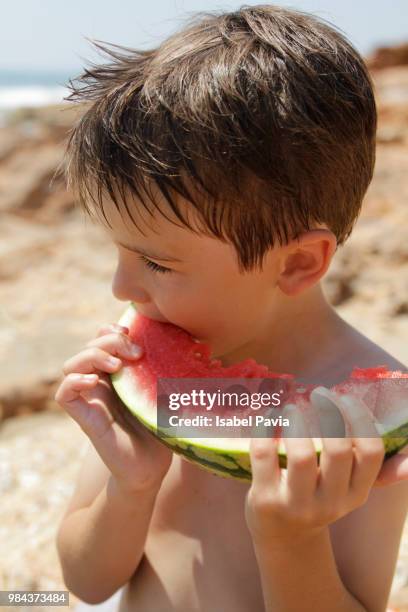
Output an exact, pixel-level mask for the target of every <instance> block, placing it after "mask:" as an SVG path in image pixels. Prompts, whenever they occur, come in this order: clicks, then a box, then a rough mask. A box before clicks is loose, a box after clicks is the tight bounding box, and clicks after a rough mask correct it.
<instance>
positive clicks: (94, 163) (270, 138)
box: [64, 4, 377, 271]
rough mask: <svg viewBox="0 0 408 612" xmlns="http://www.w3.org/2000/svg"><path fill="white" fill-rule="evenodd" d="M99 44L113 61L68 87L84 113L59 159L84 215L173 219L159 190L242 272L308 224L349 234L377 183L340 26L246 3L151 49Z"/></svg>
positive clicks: (367, 102) (370, 123) (356, 70)
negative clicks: (141, 213) (227, 246)
mask: <svg viewBox="0 0 408 612" xmlns="http://www.w3.org/2000/svg"><path fill="white" fill-rule="evenodd" d="M91 42H92V44H93V45H95V47H96V48H97V49H98V50H99V51H101V52H102V53H103V54H105V55H106V56H108V58H109V60H108V61H107V62H106V63H103V64H99V65H98V64H94V63H92V62H89V64H90V66H89V67H88V68H84V71H83V73H82V74H81V75H80V76H79V77H76V78H75V79H74V81H73V80H70V81H69V85H68V87H69V89H70V91H71V93H70V94H69V96H68V97H67V98H66V100H68V101H74V102H80V103H85V106H84V109H83V112H81V115H80V118H79V119H78V120H77V122H76V124H75V125H74V126H73V128H72V130H71V131H70V133H69V137H68V141H67V147H66V151H65V157H64V172H65V176H66V179H67V183H68V186H69V187H70V188H72V189H73V190H74V192H75V194H76V197H77V198H78V200H79V202H80V204H81V205H82V206H83V207H84V209H85V210H86V211H87V213H88V214H89V215H91V216H92V215H93V214H94V213H95V212H96V213H97V214H99V213H102V214H103V216H104V218H105V219H106V221H107V217H106V214H105V211H104V207H103V199H104V198H105V197H108V198H110V200H111V201H112V202H113V203H114V204H115V206H116V207H117V209H118V211H120V212H121V214H123V211H121V207H122V205H123V206H124V207H125V209H126V211H127V213H128V214H129V216H130V218H131V219H132V221H133V222H134V224H135V226H137V220H136V219H135V213H136V211H137V210H141V209H139V207H140V206H143V207H144V209H145V210H146V211H148V212H149V214H151V215H152V214H154V210H157V211H159V212H160V213H161V214H163V215H164V216H166V214H165V211H164V210H162V208H161V207H160V204H159V202H158V201H156V200H155V197H154V194H153V191H152V187H154V188H158V189H159V191H160V193H161V195H162V196H163V197H164V198H165V201H166V202H167V203H168V205H169V206H170V207H171V210H172V211H173V212H174V214H175V215H176V217H177V219H178V220H179V221H180V222H181V224H182V226H185V227H188V228H189V229H192V230H193V231H196V229H195V228H196V227H197V226H195V228H194V226H193V225H192V224H191V223H190V221H189V219H188V218H187V216H186V215H184V214H183V210H188V209H189V208H190V207H192V208H194V210H195V212H196V213H198V218H199V219H200V231H202V232H203V233H206V234H207V235H211V236H213V237H216V238H219V239H221V240H224V241H226V242H230V243H232V244H233V245H234V248H235V250H236V253H237V256H238V265H239V268H240V270H241V271H244V270H246V271H248V270H251V269H253V268H254V267H255V266H262V261H263V257H264V255H265V253H266V252H267V250H268V249H270V248H273V247H274V246H275V245H276V241H278V242H279V243H280V244H281V245H284V244H287V242H288V241H289V240H291V239H294V238H296V237H297V236H299V235H300V234H301V233H302V232H304V231H307V230H309V229H312V228H313V224H325V225H326V226H327V227H328V228H329V229H330V230H331V231H332V232H333V233H334V235H335V236H336V239H337V244H338V245H340V244H342V243H343V242H344V241H345V240H346V239H347V237H348V236H349V235H350V233H351V231H352V227H353V225H354V222H355V221H356V219H357V217H358V214H359V212H360V209H361V204H362V200H363V197H364V194H365V193H366V191H367V188H368V186H369V184H370V181H371V179H372V175H373V170H374V163H375V134H376V127H377V111H376V105H375V100H374V93H373V83H372V81H371V77H370V75H369V73H368V69H367V67H366V65H365V63H364V60H363V58H362V57H361V56H360V54H359V53H358V51H357V50H356V49H355V48H354V47H353V46H352V45H351V43H350V42H349V41H348V40H347V38H346V37H345V36H344V35H343V34H342V33H341V32H340V31H338V29H337V28H336V27H335V26H333V25H332V24H330V23H329V22H326V21H325V20H323V19H321V18H319V17H317V16H315V15H312V14H309V13H305V12H301V11H299V10H294V9H288V8H283V7H281V6H276V5H272V4H265V5H262V4H261V5H256V6H248V5H243V6H241V7H240V8H239V9H238V10H235V11H233V12H225V11H211V12H199V13H194V14H193V16H191V15H189V16H188V19H187V22H186V23H185V24H184V27H182V28H181V29H180V30H178V31H176V32H175V33H173V34H172V35H171V36H169V37H168V38H167V39H166V40H164V41H163V42H162V43H161V44H160V45H158V46H157V47H155V48H153V49H147V50H140V49H132V48H128V47H123V46H120V45H116V44H112V43H104V42H102V41H91ZM129 195H131V196H132V197H131V201H130V202H129V201H128V196H129ZM145 196H147V199H145ZM179 196H181V198H182V199H184V200H186V202H184V206H180V205H179V204H180V198H179ZM185 204H187V209H185ZM108 225H109V226H110V224H109V222H108Z"/></svg>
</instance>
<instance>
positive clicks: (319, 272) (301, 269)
mask: <svg viewBox="0 0 408 612" xmlns="http://www.w3.org/2000/svg"><path fill="white" fill-rule="evenodd" d="M336 248H337V240H336V237H335V235H334V234H333V232H331V231H330V230H328V229H316V230H310V231H308V232H304V233H303V234H301V235H300V236H299V237H298V238H297V239H296V240H292V241H291V242H289V243H288V244H287V245H286V246H285V247H284V250H283V255H282V259H281V265H280V274H279V276H278V279H277V286H278V287H279V288H280V290H281V291H283V293H285V294H286V295H291V296H295V295H298V294H299V293H301V292H302V291H304V290H305V289H308V288H309V287H311V286H313V285H315V284H316V283H318V282H319V280H320V279H321V277H322V276H323V275H324V274H325V273H326V270H327V269H328V267H329V265H330V262H331V259H332V257H333V255H334V253H335V251H336Z"/></svg>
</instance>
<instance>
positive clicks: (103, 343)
mask: <svg viewBox="0 0 408 612" xmlns="http://www.w3.org/2000/svg"><path fill="white" fill-rule="evenodd" d="M94 346H96V347H97V348H102V349H104V350H105V351H107V352H108V353H111V354H112V355H118V356H120V357H124V358H125V359H138V358H139V357H141V355H142V353H143V349H142V347H141V346H139V345H138V344H136V343H134V342H132V340H131V339H130V338H128V337H127V336H125V335H124V334H118V333H110V334H106V335H104V336H100V337H99V338H94V339H93V340H90V342H88V343H87V344H86V347H87V348H93V347H94Z"/></svg>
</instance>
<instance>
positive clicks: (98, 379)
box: [55, 324, 173, 494]
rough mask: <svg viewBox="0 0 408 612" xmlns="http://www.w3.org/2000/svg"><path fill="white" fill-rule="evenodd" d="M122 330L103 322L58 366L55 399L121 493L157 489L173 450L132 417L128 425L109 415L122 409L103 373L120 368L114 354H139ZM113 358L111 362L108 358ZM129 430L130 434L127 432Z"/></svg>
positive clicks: (132, 357)
mask: <svg viewBox="0 0 408 612" xmlns="http://www.w3.org/2000/svg"><path fill="white" fill-rule="evenodd" d="M128 331H129V330H128V329H127V328H126V327H122V326H120V325H115V324H114V325H106V326H103V327H101V328H100V329H99V331H98V334H97V337H96V338H95V339H94V340H91V341H90V342H88V344H87V345H86V346H87V348H85V349H84V350H83V351H81V352H79V353H78V354H77V355H75V356H74V357H71V358H70V359H68V360H67V361H66V362H65V363H64V366H63V373H64V374H65V378H64V380H63V381H62V383H61V385H60V386H59V388H58V390H57V392H56V394H55V400H56V401H57V402H58V403H59V404H60V406H62V407H63V408H64V409H65V410H66V411H67V412H68V414H69V415H70V416H71V417H72V418H73V419H74V420H75V421H76V422H77V423H78V425H79V426H80V427H81V429H82V430H83V431H84V432H85V433H86V435H87V436H88V437H89V439H90V440H91V442H92V444H93V446H94V447H95V449H96V451H97V452H98V454H99V456H100V457H101V459H102V461H103V462H104V463H105V465H106V466H107V467H108V469H109V470H110V472H111V474H112V476H113V478H114V480H115V482H116V485H117V486H118V487H119V489H120V490H122V491H123V492H124V493H126V494H132V493H136V492H138V491H142V490H147V489H149V490H152V489H153V490H154V489H157V490H158V489H159V488H160V485H161V482H162V480H163V478H164V476H165V475H166V473H167V471H168V469H169V467H170V464H171V461H172V457H173V453H172V451H171V450H170V449H168V448H167V447H166V446H164V444H162V443H161V442H160V441H159V440H157V439H156V438H155V437H154V436H153V435H152V434H151V433H150V432H148V431H147V430H146V429H145V428H144V427H143V426H142V425H140V424H139V423H138V421H137V419H136V418H134V419H132V425H131V427H130V426H129V425H127V426H126V424H125V428H126V429H125V428H124V427H121V426H120V424H119V422H120V420H121V419H120V418H119V419H118V421H119V422H117V421H116V420H115V419H114V418H113V416H112V414H114V415H118V416H120V415H121V414H123V411H124V410H127V409H126V408H125V407H124V405H123V403H122V402H121V400H120V399H119V397H118V396H117V395H116V393H115V392H114V390H113V389H112V385H111V381H110V377H109V375H108V374H110V373H112V372H117V371H118V370H119V369H120V368H121V367H122V362H121V361H120V359H118V358H120V357H123V358H124V359H126V360H130V359H139V358H140V357H141V356H142V349H141V348H140V347H139V352H138V353H132V347H133V348H134V347H136V345H134V344H133V343H132V341H131V340H130V338H129V337H128V336H127V333H128ZM112 357H113V358H114V359H116V362H111V361H110V359H112ZM129 431H130V432H131V433H129Z"/></svg>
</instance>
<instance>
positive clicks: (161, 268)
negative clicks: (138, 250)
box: [140, 255, 172, 273]
mask: <svg viewBox="0 0 408 612" xmlns="http://www.w3.org/2000/svg"><path fill="white" fill-rule="evenodd" d="M140 259H142V260H143V261H144V262H145V264H146V266H147V267H148V268H150V269H151V270H153V271H154V272H162V273H164V272H172V270H170V268H165V267H164V266H159V264H157V263H155V262H154V261H151V260H150V259H147V258H146V257H144V255H140Z"/></svg>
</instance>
